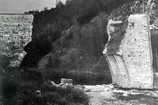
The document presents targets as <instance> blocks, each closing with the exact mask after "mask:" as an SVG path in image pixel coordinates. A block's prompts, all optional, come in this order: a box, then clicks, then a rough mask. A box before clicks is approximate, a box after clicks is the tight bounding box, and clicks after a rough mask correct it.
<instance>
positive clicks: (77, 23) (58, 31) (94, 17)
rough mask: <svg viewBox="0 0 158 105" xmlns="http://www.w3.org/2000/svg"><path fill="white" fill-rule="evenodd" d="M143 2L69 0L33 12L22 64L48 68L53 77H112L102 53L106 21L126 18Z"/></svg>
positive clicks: (143, 5)
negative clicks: (28, 40) (31, 32)
mask: <svg viewBox="0 0 158 105" xmlns="http://www.w3.org/2000/svg"><path fill="white" fill-rule="evenodd" d="M146 4H147V0H145V2H143V1H142V0H121V1H119V0H117V1H116V0H107V1H105V0H98V1H96V0H88V1H87V2H86V3H85V2H84V1H83V0H77V1H76V0H72V2H69V3H68V4H67V5H66V6H63V5H59V6H58V7H57V8H56V9H52V10H46V11H42V12H40V13H35V15H34V16H35V19H34V22H33V26H34V28H33V37H32V40H33V41H32V42H31V43H29V44H28V45H27V46H26V47H25V51H26V52H27V53H28V54H27V55H26V56H25V58H24V59H23V62H22V64H21V67H36V68H38V69H40V70H41V71H42V72H44V71H47V73H46V74H49V77H50V78H52V79H53V80H54V79H56V78H60V77H64V76H65V75H67V76H66V77H70V78H71V77H72V78H73V79H75V78H79V79H78V80H77V81H81V80H80V79H81V77H80V76H84V77H86V79H83V81H84V80H88V79H90V77H94V78H95V79H94V81H95V80H98V79H100V80H101V81H105V80H111V77H109V76H106V75H110V73H109V69H108V66H107V63H106V60H105V59H104V58H103V55H102V51H103V49H104V45H105V43H106V42H107V39H108V36H107V33H106V26H107V21H108V19H114V20H122V21H126V20H127V17H128V16H129V15H130V14H132V13H143V12H145V11H147V9H143V8H144V7H146ZM152 16H153V15H152ZM106 70H107V71H106ZM56 73H57V74H56ZM66 73H67V74H66ZM98 74H99V75H98ZM77 75H78V76H79V77H77ZM100 75H102V76H100ZM90 80H91V81H93V80H92V79H90ZM100 80H99V81H100ZM104 83H105V82H104Z"/></svg>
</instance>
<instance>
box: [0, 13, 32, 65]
mask: <svg viewBox="0 0 158 105" xmlns="http://www.w3.org/2000/svg"><path fill="white" fill-rule="evenodd" d="M32 21H33V16H32V15H0V44H1V46H0V54H1V55H5V56H7V57H9V58H10V59H12V60H11V62H10V65H11V66H17V65H19V63H20V62H19V60H21V59H22V57H23V56H24V54H25V52H24V51H23V48H24V46H25V45H26V44H27V43H28V42H29V41H31V35H32Z"/></svg>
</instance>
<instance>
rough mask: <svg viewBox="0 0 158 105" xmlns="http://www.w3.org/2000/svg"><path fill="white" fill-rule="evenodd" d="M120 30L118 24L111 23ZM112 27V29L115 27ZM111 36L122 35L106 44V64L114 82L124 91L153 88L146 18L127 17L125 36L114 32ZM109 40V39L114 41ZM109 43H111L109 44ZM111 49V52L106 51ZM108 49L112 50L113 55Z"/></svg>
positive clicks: (143, 15) (147, 21) (150, 49)
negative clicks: (124, 89) (125, 89)
mask: <svg viewBox="0 0 158 105" xmlns="http://www.w3.org/2000/svg"><path fill="white" fill-rule="evenodd" d="M113 24H114V25H115V27H116V29H117V27H118V26H119V27H121V24H122V23H121V24H120V23H117V25H116V22H115V23H113ZM114 25H113V26H114ZM109 34H110V36H114V35H115V36H122V37H119V38H120V39H119V40H117V39H118V38H117V37H113V38H114V39H115V40H117V41H120V42H119V44H115V42H116V41H114V42H113V44H115V46H114V45H113V44H112V43H108V44H107V45H106V48H105V49H106V50H105V51H106V52H105V51H104V54H105V55H106V58H107V60H108V62H109V65H110V69H111V74H112V79H113V83H115V84H117V85H119V86H120V87H124V88H141V89H152V88H153V74H154V73H153V67H152V48H151V38H150V29H149V17H148V16H147V15H145V14H134V15H131V16H129V18H128V26H127V29H126V33H125V34H124V33H122V35H120V33H118V31H116V30H114V31H113V32H111V33H109ZM114 39H112V40H114ZM109 42H110V41H109ZM109 48H110V49H109ZM111 49H115V50H113V51H112V52H111V51H110V50H111Z"/></svg>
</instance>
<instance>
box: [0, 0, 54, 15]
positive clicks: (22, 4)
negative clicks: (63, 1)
mask: <svg viewBox="0 0 158 105" xmlns="http://www.w3.org/2000/svg"><path fill="white" fill-rule="evenodd" d="M55 1H56V0H0V13H23V12H25V11H28V10H33V9H39V10H41V9H43V8H44V7H48V8H52V7H55V4H56V3H55Z"/></svg>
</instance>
